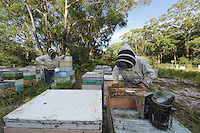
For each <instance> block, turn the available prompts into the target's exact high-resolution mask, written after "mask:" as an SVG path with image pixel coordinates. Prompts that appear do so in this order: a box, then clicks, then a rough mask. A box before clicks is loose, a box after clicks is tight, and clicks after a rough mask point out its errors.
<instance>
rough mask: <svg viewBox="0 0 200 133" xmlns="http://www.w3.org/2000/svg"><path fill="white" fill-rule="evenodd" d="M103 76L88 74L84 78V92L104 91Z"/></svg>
mask: <svg viewBox="0 0 200 133" xmlns="http://www.w3.org/2000/svg"><path fill="white" fill-rule="evenodd" d="M102 85H103V74H102V73H100V72H87V73H85V74H84V75H83V76H82V89H83V90H102Z"/></svg>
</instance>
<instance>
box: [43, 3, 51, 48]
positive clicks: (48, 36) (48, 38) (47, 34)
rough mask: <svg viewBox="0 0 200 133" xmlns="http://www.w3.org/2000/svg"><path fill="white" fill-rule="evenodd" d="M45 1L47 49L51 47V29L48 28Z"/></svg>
mask: <svg viewBox="0 0 200 133" xmlns="http://www.w3.org/2000/svg"><path fill="white" fill-rule="evenodd" d="M43 2H44V18H45V28H46V36H45V38H46V40H47V49H48V48H50V47H51V42H50V35H49V30H48V18H47V6H46V4H47V3H46V0H44V1H43Z"/></svg>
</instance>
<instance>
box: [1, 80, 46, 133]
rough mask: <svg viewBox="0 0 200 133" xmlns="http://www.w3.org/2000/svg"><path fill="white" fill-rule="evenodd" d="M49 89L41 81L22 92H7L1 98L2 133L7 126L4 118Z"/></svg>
mask: <svg viewBox="0 0 200 133" xmlns="http://www.w3.org/2000/svg"><path fill="white" fill-rule="evenodd" d="M47 89H48V88H47V87H46V86H45V83H44V81H43V80H41V81H39V82H38V83H37V84H35V85H33V86H31V87H26V88H24V89H23V90H22V91H20V92H6V93H7V94H6V95H5V96H0V101H1V102H0V133H3V127H4V126H5V123H4V121H3V117H4V116H5V115H6V114H8V113H10V112H11V111H13V110H14V109H16V108H17V107H19V106H20V105H22V104H24V103H26V102H28V101H30V100H31V99H32V98H34V97H35V96H37V95H39V94H40V93H42V92H44V91H45V90H47Z"/></svg>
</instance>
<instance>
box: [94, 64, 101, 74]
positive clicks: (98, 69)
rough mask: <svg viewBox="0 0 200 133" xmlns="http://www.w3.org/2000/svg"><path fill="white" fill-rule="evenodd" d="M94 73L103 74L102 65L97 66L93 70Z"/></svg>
mask: <svg viewBox="0 0 200 133" xmlns="http://www.w3.org/2000/svg"><path fill="white" fill-rule="evenodd" d="M94 72H99V73H103V66H102V65H97V66H96V67H95V69H94Z"/></svg>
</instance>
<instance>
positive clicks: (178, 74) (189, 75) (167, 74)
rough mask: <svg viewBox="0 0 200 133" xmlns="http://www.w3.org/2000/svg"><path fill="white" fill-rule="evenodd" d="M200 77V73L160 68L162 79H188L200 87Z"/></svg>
mask: <svg viewBox="0 0 200 133" xmlns="http://www.w3.org/2000/svg"><path fill="white" fill-rule="evenodd" d="M199 75H200V72H199V71H186V70H177V69H166V68H158V77H160V78H173V79H176V78H179V79H188V80H192V81H193V82H195V83H196V84H197V85H198V86H200V76H199Z"/></svg>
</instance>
